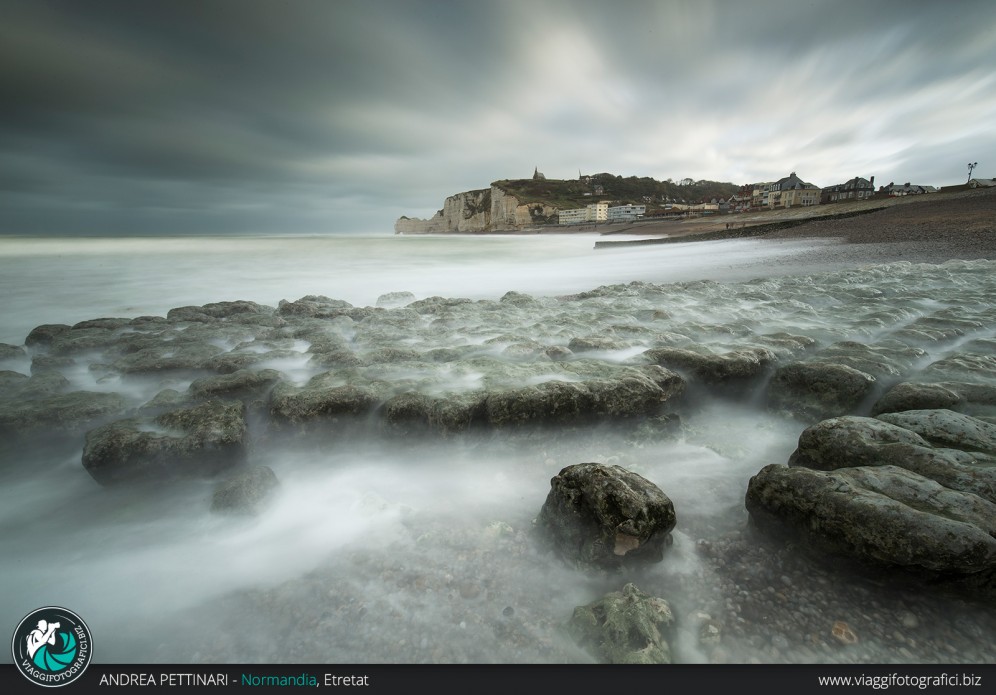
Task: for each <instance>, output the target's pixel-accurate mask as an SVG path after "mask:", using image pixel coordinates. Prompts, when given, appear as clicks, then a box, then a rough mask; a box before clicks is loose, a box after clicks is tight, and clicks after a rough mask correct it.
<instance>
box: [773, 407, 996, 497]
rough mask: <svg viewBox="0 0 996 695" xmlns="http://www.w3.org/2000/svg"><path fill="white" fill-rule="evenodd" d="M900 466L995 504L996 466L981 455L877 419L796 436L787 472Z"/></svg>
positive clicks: (827, 424) (851, 420) (823, 425)
mask: <svg viewBox="0 0 996 695" xmlns="http://www.w3.org/2000/svg"><path fill="white" fill-rule="evenodd" d="M890 465H891V466H899V467H902V468H905V469H907V470H909V471H913V472H915V473H918V474H919V475H922V476H925V477H927V478H930V479H932V480H935V481H937V482H938V483H940V484H941V485H944V486H945V487H948V488H951V489H953V490H959V491H962V492H967V493H971V494H975V495H979V496H980V497H982V498H984V499H986V500H990V501H992V502H996V460H994V459H993V458H992V457H990V456H986V455H985V454H975V453H972V452H964V451H960V450H956V449H945V448H941V449H938V448H935V447H932V446H931V445H930V443H929V442H927V440H925V439H924V438H923V437H921V436H920V435H918V434H916V433H915V432H912V431H910V430H907V429H904V428H902V427H898V426H896V425H893V424H890V423H887V422H882V421H881V420H877V419H875V418H865V417H857V416H846V417H840V418H832V419H830V420H824V421H823V422H820V423H818V424H816V425H813V426H812V427H809V428H807V429H806V430H805V431H804V432H803V433H802V434H801V435H800V436H799V446H798V448H797V449H796V450H795V452H793V453H792V456H791V457H790V458H789V466H792V467H798V466H803V467H806V468H814V469H817V470H823V471H832V470H837V469H840V468H847V467H853V466H890Z"/></svg>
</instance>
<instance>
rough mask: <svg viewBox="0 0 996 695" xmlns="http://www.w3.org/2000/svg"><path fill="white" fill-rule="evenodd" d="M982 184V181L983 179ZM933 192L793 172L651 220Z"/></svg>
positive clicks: (580, 218)
mask: <svg viewBox="0 0 996 695" xmlns="http://www.w3.org/2000/svg"><path fill="white" fill-rule="evenodd" d="M534 177H535V176H534ZM982 180H983V181H985V179H982ZM937 190H938V189H937V188H935V187H934V186H922V185H915V184H910V183H908V182H907V183H904V184H896V183H895V182H890V183H889V184H888V185H887V186H881V187H879V188H878V190H876V189H875V177H874V176H872V177H870V178H867V179H865V178H862V177H860V176H855V177H854V178H853V179H851V180H849V181H845V182H844V183H838V184H835V185H833V186H827V187H825V188H820V187H819V186H815V185H813V184H811V183H809V182H807V181H803V180H802V179H801V178H799V176H798V175H797V174H796V173H795V172H794V171H793V172H792V173H791V174H789V175H788V176H786V177H785V178H782V179H779V180H777V181H763V182H759V183H750V184H747V185H745V186H741V187H740V190H739V191H737V193H736V194H734V195H733V196H732V197H731V198H730V199H729V200H728V201H720V202H719V203H718V204H717V202H716V201H713V203H712V204H708V203H700V204H698V205H681V204H677V203H675V204H673V205H672V204H669V205H667V206H666V207H665V208H664V209H662V210H659V211H657V212H655V213H654V214H653V215H652V216H653V217H677V216H684V215H687V214H692V213H701V214H709V213H715V212H724V211H729V212H745V211H747V210H763V209H774V208H792V207H808V206H810V205H821V204H822V205H826V204H828V203H838V202H844V201H850V200H867V199H868V198H871V197H873V196H890V197H895V196H907V195H920V194H924V193H936V192H937ZM585 195H588V194H587V193H586V194H585ZM648 202H649V201H648ZM646 215H647V206H646V205H617V206H615V207H609V204H608V203H605V202H599V203H591V204H589V205H587V206H586V207H583V208H577V209H574V210H561V211H560V213H559V216H560V217H559V221H560V224H588V223H598V222H623V221H630V220H638V219H642V218H643V217H645V216H646Z"/></svg>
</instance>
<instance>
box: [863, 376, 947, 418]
mask: <svg viewBox="0 0 996 695" xmlns="http://www.w3.org/2000/svg"><path fill="white" fill-rule="evenodd" d="M961 400H962V398H961V396H959V395H958V394H957V393H955V392H954V391H951V390H950V389H946V388H944V387H943V386H941V385H940V384H914V383H909V382H904V383H901V384H896V385H895V386H893V387H892V388H891V389H889V391H887V392H886V394H885V395H884V396H882V397H881V398H879V399H878V401H876V403H875V405H874V406H872V411H871V413H872V415H879V414H881V413H895V412H900V411H903V410H929V409H935V408H952V407H954V406H956V405H958V403H959V402H960V401H961Z"/></svg>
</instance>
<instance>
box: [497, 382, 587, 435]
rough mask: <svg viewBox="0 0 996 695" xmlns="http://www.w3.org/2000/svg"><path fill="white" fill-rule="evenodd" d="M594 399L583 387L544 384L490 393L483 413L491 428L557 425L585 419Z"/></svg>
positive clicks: (575, 384) (553, 383) (565, 383)
mask: <svg viewBox="0 0 996 695" xmlns="http://www.w3.org/2000/svg"><path fill="white" fill-rule="evenodd" d="M594 406H595V398H594V396H593V395H592V393H591V391H590V390H589V389H588V388H587V387H586V386H585V385H584V384H578V383H572V382H566V381H547V382H544V383H542V384H537V385H536V386H524V387H522V388H518V389H511V390H508V391H499V392H497V393H492V394H490V395H489V396H488V397H487V399H486V401H485V405H484V407H485V414H486V417H487V421H488V423H490V424H491V425H492V426H493V427H509V426H521V425H535V426H544V425H561V424H570V423H577V422H581V421H583V420H587V419H589V418H590V417H591V416H592V414H593V411H594Z"/></svg>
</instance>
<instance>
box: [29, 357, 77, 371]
mask: <svg viewBox="0 0 996 695" xmlns="http://www.w3.org/2000/svg"><path fill="white" fill-rule="evenodd" d="M75 364H76V360H74V359H73V358H72V357H64V356H60V355H35V356H34V357H32V358H31V373H32V374H41V373H42V372H61V371H62V370H63V369H67V368H69V367H72V366H74V365H75Z"/></svg>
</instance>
